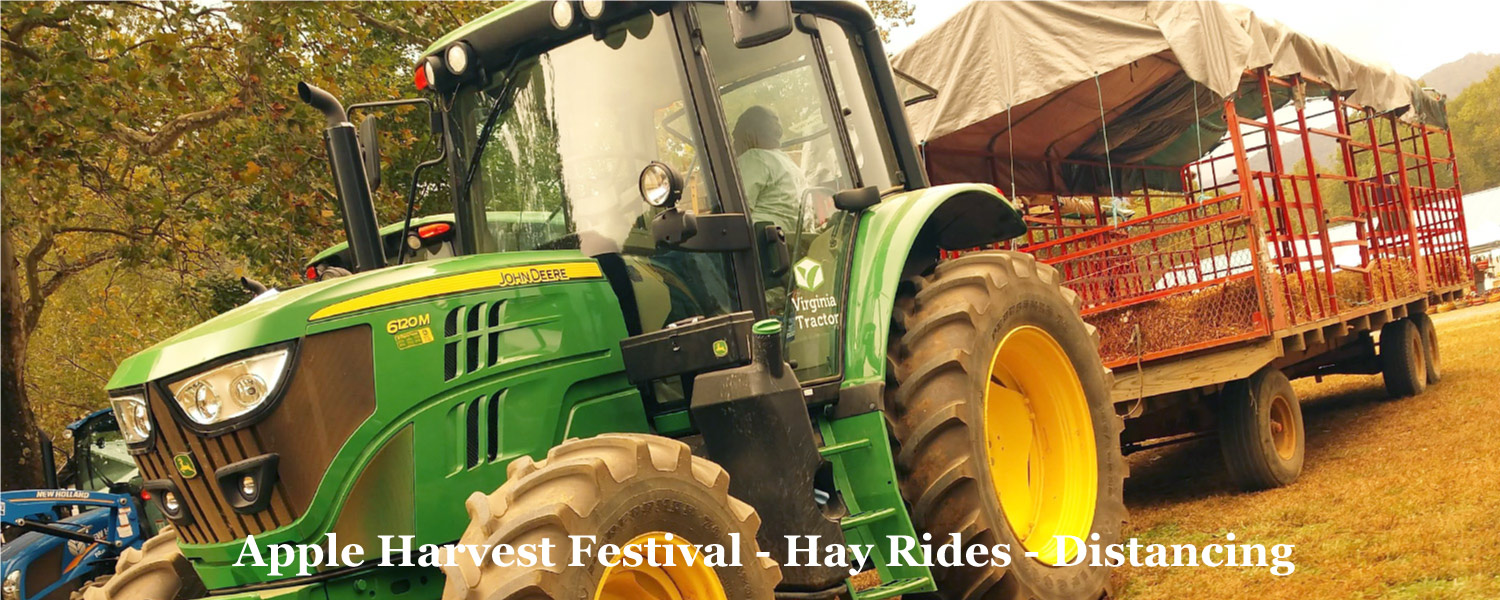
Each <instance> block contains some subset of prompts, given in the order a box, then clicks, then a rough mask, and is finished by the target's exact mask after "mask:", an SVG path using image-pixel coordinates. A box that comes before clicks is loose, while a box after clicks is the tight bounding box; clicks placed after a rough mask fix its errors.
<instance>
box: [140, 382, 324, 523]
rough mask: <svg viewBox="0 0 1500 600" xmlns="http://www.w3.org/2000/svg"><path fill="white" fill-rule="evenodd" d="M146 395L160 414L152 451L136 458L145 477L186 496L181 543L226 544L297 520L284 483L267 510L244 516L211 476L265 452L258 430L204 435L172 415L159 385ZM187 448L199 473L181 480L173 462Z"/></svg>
mask: <svg viewBox="0 0 1500 600" xmlns="http://www.w3.org/2000/svg"><path fill="white" fill-rule="evenodd" d="M147 394H148V395H149V396H150V400H149V402H150V405H151V414H153V415H157V417H156V432H155V436H156V440H155V443H154V444H153V446H152V448H151V450H150V451H149V452H147V453H146V454H142V455H138V456H136V461H137V462H138V463H140V466H141V472H142V474H144V475H145V476H146V478H147V479H170V480H172V482H173V483H176V484H177V488H178V489H179V490H181V491H182V495H183V496H185V498H183V502H185V503H186V504H187V509H188V512H189V513H190V514H192V517H193V522H192V523H190V524H188V525H185V526H184V525H178V527H177V531H178V533H179V534H180V535H181V536H182V539H183V541H185V542H187V543H189V544H213V543H218V542H227V541H230V540H233V539H237V538H244V537H245V536H247V535H251V534H260V533H262V532H265V531H270V530H272V529H275V528H277V527H280V526H282V525H286V524H288V523H291V522H292V520H293V519H295V518H297V514H296V513H294V512H292V509H291V502H290V501H289V500H288V498H287V494H286V486H283V485H277V486H276V489H275V491H274V494H273V495H272V497H271V506H270V507H269V508H268V509H266V510H265V511H262V512H260V513H257V514H253V515H242V514H239V513H236V512H234V509H232V508H230V507H229V503H228V502H227V501H225V499H224V494H223V492H221V491H220V490H219V486H218V484H217V483H216V482H214V480H213V473H214V470H216V469H218V468H219V467H222V466H225V465H228V464H231V463H234V462H236V461H240V460H244V459H247V458H250V457H253V456H260V455H261V454H265V450H264V446H263V445H262V444H261V442H260V440H259V439H257V437H256V435H255V431H254V429H255V428H253V427H250V428H245V429H240V430H238V431H233V432H230V433H226V434H223V435H219V436H215V437H209V438H205V437H201V436H199V435H198V434H195V433H193V432H191V431H189V430H187V429H186V428H184V427H183V426H182V425H180V424H178V423H177V422H176V421H174V420H173V419H172V418H171V416H170V415H171V414H172V413H171V412H169V410H170V409H169V408H168V407H167V404H166V402H165V400H164V399H163V398H162V396H161V394H160V393H159V392H158V391H157V389H156V386H150V388H149V389H148V390H147ZM286 400H290V398H287V399H286ZM184 452H189V453H192V455H193V458H194V459H195V460H196V461H197V463H198V471H199V474H198V476H197V477H194V478H192V479H183V478H182V476H181V475H179V474H178V473H177V469H176V468H175V467H174V466H173V464H172V457H173V456H175V455H177V454H181V453H184Z"/></svg>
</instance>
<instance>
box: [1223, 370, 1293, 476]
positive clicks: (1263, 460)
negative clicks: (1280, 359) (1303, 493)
mask: <svg viewBox="0 0 1500 600" xmlns="http://www.w3.org/2000/svg"><path fill="white" fill-rule="evenodd" d="M1220 399H1221V400H1222V404H1221V405H1220V407H1219V448H1220V451H1221V452H1222V453H1223V455H1224V465H1225V467H1226V468H1227V469H1228V470H1229V479H1230V480H1231V481H1233V482H1234V483H1235V485H1238V486H1239V487H1240V488H1242V489H1245V490H1248V491H1254V490H1264V489H1270V488H1276V487H1281V486H1284V485H1290V484H1291V483H1292V482H1294V481H1296V480H1297V477H1298V476H1299V475H1301V474H1302V462H1303V459H1304V457H1305V456H1306V454H1307V434H1306V428H1305V427H1304V426H1303V424H1302V404H1301V403H1300V402H1298V401H1297V393H1296V392H1295V391H1293V390H1292V382H1291V381H1290V380H1288V379H1287V378H1286V374H1284V373H1282V372H1281V370H1280V369H1275V368H1272V367H1265V368H1263V369H1261V370H1259V371H1256V372H1255V374H1254V375H1251V376H1250V378H1249V379H1242V380H1239V381H1234V382H1231V383H1229V384H1228V385H1227V386H1225V388H1224V393H1223V394H1222V395H1221V396H1220Z"/></svg>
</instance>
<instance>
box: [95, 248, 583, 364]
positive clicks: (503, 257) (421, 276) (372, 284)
mask: <svg viewBox="0 0 1500 600" xmlns="http://www.w3.org/2000/svg"><path fill="white" fill-rule="evenodd" d="M579 261H587V262H589V263H591V264H592V263H593V261H592V260H591V259H587V258H585V257H584V256H583V254H582V253H580V252H578V251H575V250H557V251H545V252H508V253H499V254H485V255H479V256H465V257H458V258H451V259H443V260H435V261H425V262H420V263H414V264H409V265H402V266H395V267H387V268H384V269H379V270H375V271H369V272H365V273H360V274H357V275H352V276H349V277H339V278H335V279H330V280H326V281H320V282H317V283H311V284H307V285H303V286H300V287H296V288H292V289H289V290H285V291H273V292H267V293H266V294H262V295H261V296H258V297H257V298H256V299H254V300H252V301H250V302H249V303H247V304H245V305H243V306H240V307H238V308H235V309H234V310H230V311H228V312H226V313H224V314H221V315H219V316H217V317H214V318H213V319H209V320H208V321H205V322H203V323H201V324H199V325H197V326H195V327H192V328H190V329H188V330H186V331H183V332H182V333H179V334H177V335H174V336H172V337H170V338H167V339H166V340H163V341H162V342H160V343H158V344H156V345H155V346H152V347H150V348H147V349H146V350H143V351H141V352H139V353H137V354H135V355H133V356H131V357H130V358H127V359H125V360H124V361H123V362H121V363H120V366H119V367H118V368H116V369H115V373H114V376H113V377H111V378H110V380H109V384H108V386H107V388H108V389H110V390H116V389H120V388H124V387H129V386H135V385H141V384H144V383H146V382H148V381H153V380H156V379H161V378H163V377H166V376H168V375H171V374H173V373H177V372H180V371H184V370H187V369H191V368H193V367H196V366H198V365H201V364H203V363H205V362H208V361H211V360H213V359H215V358H218V357H221V356H224V355H227V354H232V353H235V352H239V351H241V350H247V349H250V348H256V347H259V346H265V345H268V344H274V343H277V342H283V341H287V340H291V339H296V338H299V337H302V336H303V335H304V334H305V333H306V332H307V328H308V324H309V322H310V321H311V320H313V318H314V315H315V314H317V313H318V311H320V310H323V309H325V308H329V307H333V306H335V305H341V303H343V304H342V305H343V306H348V305H349V303H350V302H351V301H353V302H358V301H359V299H364V298H376V297H378V296H372V295H374V294H377V293H378V292H381V291H383V290H391V289H394V288H398V287H402V288H405V287H407V286H409V285H410V284H413V283H420V282H423V281H429V280H440V279H441V280H445V281H450V280H452V278H454V277H456V276H466V277H465V278H464V279H465V280H467V281H469V282H470V284H471V285H470V287H469V288H468V289H472V290H478V289H483V287H486V286H485V285H484V284H483V283H480V284H479V285H477V286H475V285H472V284H473V279H471V277H478V278H480V279H483V278H484V276H485V275H486V272H487V271H492V270H496V269H514V268H517V267H531V266H544V265H548V264H554V263H562V262H572V263H577V262H579ZM494 279H495V281H494V284H493V285H494V286H500V285H505V284H503V283H502V282H501V281H500V280H499V277H495V278H494ZM433 287H434V289H437V288H439V287H441V286H433ZM433 295H436V294H433ZM416 299H418V298H417V297H411V298H407V300H408V301H409V300H416ZM390 303H391V302H384V303H382V304H390Z"/></svg>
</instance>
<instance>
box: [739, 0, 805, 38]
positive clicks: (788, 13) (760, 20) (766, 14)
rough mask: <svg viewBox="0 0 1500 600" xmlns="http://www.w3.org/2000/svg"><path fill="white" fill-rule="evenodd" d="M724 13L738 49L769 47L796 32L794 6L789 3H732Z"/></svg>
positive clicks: (741, 0)
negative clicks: (793, 28) (793, 19)
mask: <svg viewBox="0 0 1500 600" xmlns="http://www.w3.org/2000/svg"><path fill="white" fill-rule="evenodd" d="M724 12H725V13H727V14H728V15H729V30H730V31H731V32H733V33H734V47H736V48H753V47H755V46H759V45H762V44H769V43H771V42H774V41H776V40H779V39H781V38H783V37H786V36H787V34H789V33H791V32H792V3H791V2H788V1H787V0H729V2H726V3H724Z"/></svg>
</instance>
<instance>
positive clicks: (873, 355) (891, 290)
mask: <svg viewBox="0 0 1500 600" xmlns="http://www.w3.org/2000/svg"><path fill="white" fill-rule="evenodd" d="M1025 233H1026V223H1025V221H1023V220H1022V219H1021V213H1020V212H1019V211H1017V210H1016V208H1015V207H1014V206H1012V205H1011V203H1010V202H1009V201H1007V200H1006V199H1005V197H1004V196H1003V195H1001V194H1000V191H999V190H997V189H995V187H994V186H991V185H985V184H977V183H958V184H950V185H940V186H934V187H929V188H923V189H919V190H912V191H908V192H902V193H899V194H895V195H892V196H888V197H886V198H885V199H884V200H882V201H881V203H880V204H878V205H876V206H875V207H873V208H871V209H870V210H868V211H866V212H865V213H864V214H863V215H861V217H860V221H859V235H857V236H856V237H855V242H854V250H853V252H852V253H851V262H850V273H849V292H848V295H847V298H848V301H847V303H846V305H845V306H846V307H847V308H846V310H845V317H844V318H845V327H844V349H845V351H844V382H843V384H842V385H841V386H840V387H841V388H842V389H843V390H845V391H846V392H855V390H863V391H867V392H874V393H875V396H873V397H874V398H878V397H879V395H878V394H879V390H880V388H881V386H883V385H884V383H885V367H886V357H885V352H886V336H887V335H888V333H889V330H890V324H891V310H892V309H893V307H894V304H895V299H896V288H897V286H898V285H900V283H901V281H902V280H903V279H905V278H906V277H909V276H911V275H914V274H916V273H919V272H921V270H922V269H925V268H926V267H928V266H930V265H931V264H932V263H935V262H936V261H937V259H938V256H939V251H940V250H962V249H966V248H974V247H977V246H983V245H985V244H992V243H995V242H1001V241H1005V240H1008V239H1012V238H1015V237H1019V236H1021V235H1023V234H1025ZM909 271H910V272H909ZM858 396H859V397H860V398H871V397H872V396H870V395H868V394H867V393H859V394H858ZM867 408H874V407H867Z"/></svg>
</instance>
